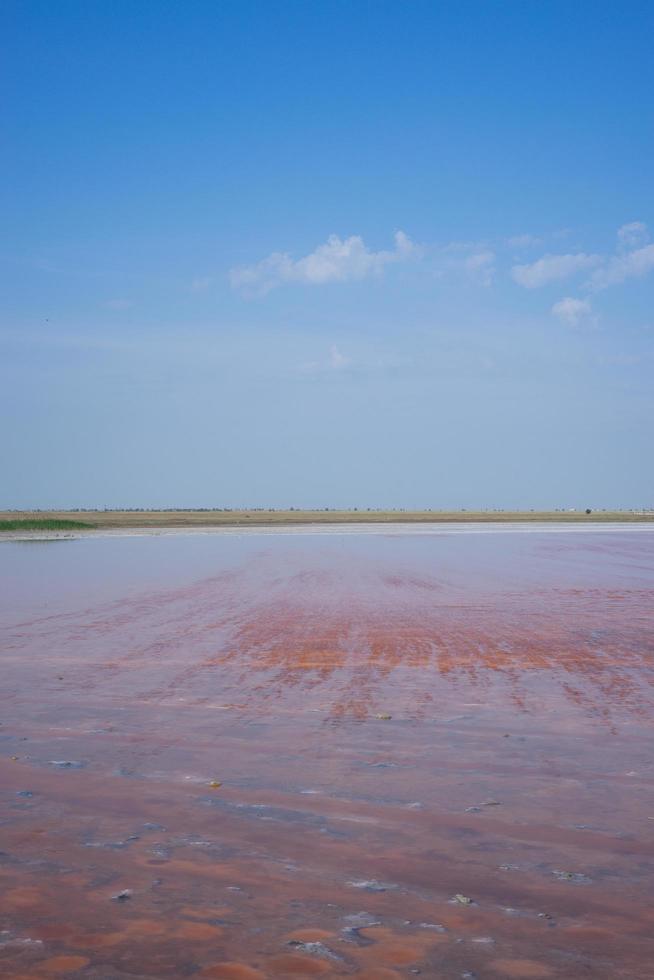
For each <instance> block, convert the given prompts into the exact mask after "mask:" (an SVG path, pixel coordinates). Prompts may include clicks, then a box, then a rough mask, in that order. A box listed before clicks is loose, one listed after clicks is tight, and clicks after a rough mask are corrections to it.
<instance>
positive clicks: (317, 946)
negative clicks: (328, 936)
mask: <svg viewBox="0 0 654 980" xmlns="http://www.w3.org/2000/svg"><path fill="white" fill-rule="evenodd" d="M286 945H287V946H292V947H293V949H297V950H299V951H300V952H302V953H308V955H309V956H322V957H324V958H325V959H328V960H340V958H341V957H340V956H337V955H336V953H332V951H331V949H328V948H327V946H325V945H323V943H318V942H315V943H303V942H301V941H300V940H299V939H291V940H289V942H288V943H287V944H286Z"/></svg>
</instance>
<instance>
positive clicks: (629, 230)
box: [618, 221, 649, 249]
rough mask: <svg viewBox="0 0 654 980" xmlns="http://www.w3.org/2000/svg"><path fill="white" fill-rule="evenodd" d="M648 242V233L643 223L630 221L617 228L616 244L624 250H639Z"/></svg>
mask: <svg viewBox="0 0 654 980" xmlns="http://www.w3.org/2000/svg"><path fill="white" fill-rule="evenodd" d="M648 241H649V232H648V230H647V225H646V224H645V223H644V222H643V221H630V222H629V223H628V224H626V225H622V227H620V228H618V242H619V243H620V245H621V246H623V247H624V248H627V249H632V248H641V247H642V246H643V245H646V244H647V242H648Z"/></svg>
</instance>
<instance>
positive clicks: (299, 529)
mask: <svg viewBox="0 0 654 980" xmlns="http://www.w3.org/2000/svg"><path fill="white" fill-rule="evenodd" d="M617 531H619V532H621V533H625V532H637V531H650V532H654V522H652V521H649V522H648V521H644V520H641V521H632V522H626V523H621V522H620V521H583V522H582V521H579V522H575V521H567V522H560V523H556V522H548V521H522V522H521V521H497V522H486V523H484V522H483V521H465V522H464V521H461V522H456V523H455V522H439V521H434V522H431V523H426V522H425V523H422V522H414V523H411V522H408V521H407V522H405V521H394V522H392V523H391V522H389V523H385V522H378V523H366V522H360V523H337V522H335V523H329V524H326V523H325V524H308V523H298V524H287V525H284V524H277V525H275V524H252V525H247V524H241V525H237V524H232V525H229V524H225V525H211V524H207V525H196V526H190V527H136V526H134V527H129V526H126V527H101V528H90V529H87V528H82V529H80V530H66V531H48V530H38V531H37V530H35V531H4V532H3V533H2V534H0V542H2V541H65V540H76V539H80V538H106V537H160V536H165V537H169V536H179V535H214V534H218V535H230V536H234V535H237V536H240V535H353V534H366V535H407V534H410V535H426V534H427V535H444V534H445V535H451V534H533V533H559V534H560V533H564V534H565V533H568V534H570V533H573V534H575V533H580V532H582V533H583V532H586V533H598V532H599V533H610V532H617Z"/></svg>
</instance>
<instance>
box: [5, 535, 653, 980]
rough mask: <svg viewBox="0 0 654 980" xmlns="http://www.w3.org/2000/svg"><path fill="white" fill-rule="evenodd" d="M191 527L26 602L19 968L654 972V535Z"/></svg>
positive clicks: (9, 653)
mask: <svg viewBox="0 0 654 980" xmlns="http://www.w3.org/2000/svg"><path fill="white" fill-rule="evenodd" d="M185 541H186V539H184V538H180V539H176V540H175V541H172V540H170V539H168V540H161V541H157V542H156V544H154V543H153V542H152V541H148V540H147V539H122V540H121V541H119V542H118V543H116V541H113V542H111V544H110V543H109V542H108V540H107V541H105V540H103V539H98V540H95V541H94V542H93V543H92V549H91V551H90V552H89V555H90V558H89V560H90V562H91V575H92V574H93V562H97V563H98V568H99V567H100V566H102V563H103V562H104V561H105V559H106V555H107V554H108V553H109V549H110V548H111V549H113V552H112V553H113V554H118V555H120V557H121V559H122V560H123V561H124V562H125V563H128V562H136V565H137V566H138V568H137V570H136V572H133V573H132V578H133V579H134V577H136V584H137V585H138V579H139V576H140V577H141V580H142V581H141V588H138V587H135V584H134V581H132V580H130V587H129V588H127V586H126V585H123V583H122V580H121V576H120V574H118V575H117V577H116V578H115V579H113V580H112V581H111V582H110V583H109V584H108V585H106V587H105V589H106V595H105V597H104V598H102V599H98V598H97V597H96V598H95V599H94V600H93V601H92V602H87V601H86V599H85V593H84V588H85V585H84V579H85V576H86V577H88V570H87V571H85V572H84V574H82V571H80V568H79V567H78V566H76V564H75V562H76V561H77V557H78V556H79V555H80V554H81V553H82V552H79V551H78V552H75V551H69V552H62V553H60V556H59V562H60V565H59V567H60V569H61V577H62V579H66V576H68V580H69V585H70V584H71V583H75V582H77V587H78V588H79V600H78V602H77V606H76V605H75V601H73V602H72V604H71V601H70V595H69V594H68V593H67V597H66V602H65V603H64V602H63V599H62V596H63V592H62V591H61V590H62V589H63V585H61V583H57V582H55V581H54V580H53V582H52V585H51V586H48V588H46V590H45V593H44V595H45V596H46V597H47V596H48V594H49V593H48V589H50V590H51V595H50V600H51V601H49V604H48V607H47V609H46V608H45V607H44V605H43V601H44V599H43V595H40V598H39V601H38V602H37V600H36V599H34V600H33V602H32V606H33V608H30V601H31V600H30V596H29V591H28V584H27V583H28V581H29V575H27V577H25V578H24V583H25V584H24V586H21V588H23V592H22V593H21V595H20V597H19V599H20V601H19V602H18V603H17V605H16V604H15V603H12V604H8V605H7V606H6V607H5V608H4V609H3V610H2V614H1V618H0V625H2V671H3V690H4V699H3V700H4V705H3V713H2V718H1V720H2V727H1V728H0V751H1V752H2V756H1V758H0V772H1V776H2V778H1V783H0V785H1V787H2V788H1V790H0V804H1V805H2V811H3V812H2V853H1V854H0V883H1V885H2V899H1V903H2V913H3V918H2V926H1V929H2V931H1V932H0V971H4V972H3V974H2V975H3V976H7V977H11V978H14V980H17V978H21V977H22V978H27V977H31V978H37V977H39V978H45V977H69V976H70V977H80V978H82V977H96V978H97V977H102V978H103V980H114V978H115V980H118V978H143V977H153V978H166V977H171V978H176V977H185V976H197V977H217V978H220V977H222V978H232V980H257V978H267V977H272V978H275V977H313V976H316V977H340V976H357V977H359V978H368V980H373V978H377V980H383V978H397V977H406V976H408V975H411V971H412V970H413V971H414V972H415V971H418V970H419V971H420V972H421V974H422V975H423V976H426V977H443V978H450V977H452V978H456V977H460V976H462V975H465V974H466V973H468V974H470V975H474V976H476V977H478V978H503V977H504V978H506V977H516V978H521V977H522V978H529V977H533V978H538V977H544V978H546V977H554V978H577V977H592V978H606V980H609V978H611V980H612V978H616V977H624V978H646V977H652V976H654V969H653V967H652V963H654V944H653V942H652V938H651V936H652V927H653V925H654V913H652V880H653V879H652V855H653V853H654V847H653V845H652V831H654V820H653V819H652V818H654V801H653V800H652V794H651V790H652V776H653V773H654V764H653V762H652V754H651V721H652V688H651V684H652V672H651V662H652V654H653V652H654V633H653V630H652V621H651V610H652V608H653V607H654V604H653V603H652V599H653V597H654V549H653V548H652V544H653V543H654V535H653V534H651V533H647V532H643V534H642V535H640V534H639V535H637V534H633V533H632V534H631V535H628V534H620V533H612V534H606V533H605V534H602V535H600V534H597V535H593V534H588V533H583V534H577V535H573V534H566V535H561V536H557V535H554V534H551V535H522V536H521V537H520V539H519V540H518V539H517V538H516V539H510V538H508V537H506V536H504V537H503V536H502V535H501V534H498V535H495V537H494V538H493V539H492V540H491V539H489V538H484V537H479V538H475V537H474V536H468V537H463V536H462V537H461V538H458V539H457V538H451V539H449V540H448V541H444V539H440V538H437V537H432V538H431V539H430V538H429V537H425V538H422V537H419V536H413V537H412V538H411V539H409V538H406V539H405V538H402V537H397V538H395V539H387V538H385V537H384V536H383V535H380V536H379V537H368V538H367V539H366V540H365V541H361V540H358V539H357V538H355V537H349V538H346V539H343V540H341V541H339V542H338V545H337V543H336V542H335V541H332V540H325V539H324V538H315V539H313V538H310V537H309V538H305V539H303V540H302V541H298V540H294V541H291V540H289V539H286V538H284V537H280V538H278V539H275V540H272V541H271V539H269V538H268V539H266V540H265V547H264V543H263V542H255V544H256V546H255V544H253V539H252V538H249V539H247V540H246V539H244V540H243V541H241V540H240V539H231V540H229V541H228V542H227V539H222V538H217V537H215V538H213V539H212V541H211V542H209V543H207V542H205V543H204V544H199V543H198V542H195V543H193V544H190V543H189V544H185ZM78 546H79V547H86V548H89V547H90V545H89V543H87V542H77V543H75V544H74V545H73V547H78ZM2 547H5V548H7V546H6V545H3V546H2ZM14 547H16V546H14ZM103 548H104V550H103ZM121 548H122V549H123V551H122V552H121V551H120V549H121ZM147 548H154V549H155V552H156V553H155V557H154V564H157V563H160V562H164V563H165V562H166V561H168V562H169V568H168V567H166V568H167V570H166V571H165V572H164V573H162V571H161V568H158V570H157V581H156V583H155V584H152V568H151V567H150V566H148V567H147V568H146V566H145V565H142V566H141V565H139V562H140V561H142V556H143V549H147ZM211 548H213V549H214V550H213V551H210V550H209V549H211ZM139 549H141V551H139ZM16 555H17V553H16V552H15V551H13V550H9V549H8V550H7V551H3V552H1V553H0V566H2V569H3V571H4V572H5V574H11V562H12V561H17V562H18V568H19V571H20V574H21V575H22V574H24V573H25V568H26V565H27V567H28V571H29V563H30V562H33V563H34V566H33V567H34V569H35V574H36V572H37V571H38V568H39V562H49V561H51V557H50V556H48V557H47V558H41V556H40V554H39V553H36V554H34V555H29V556H28V557H24V556H23V555H22V553H21V556H20V557H19V558H17V557H16ZM151 559H152V553H150V558H149V559H148V561H150V560H151ZM125 567H127V564H125ZM200 570H201V571H200ZM98 574H99V573H98ZM76 576H77V579H76ZM58 590H59V591H58ZM69 591H70V590H69ZM14 598H16V596H15V595H14ZM17 608H20V616H18V615H17V614H16V609H17ZM26 610H27V614H26ZM389 715H390V716H391V717H390V718H389V717H387V716H389ZM212 782H215V783H220V785H219V786H212V785H211V783H212ZM457 895H459V896H462V898H463V897H466V898H471V899H472V902H471V903H469V904H468V903H466V902H465V901H463V900H461V899H460V900H457V899H456V898H455V896H457Z"/></svg>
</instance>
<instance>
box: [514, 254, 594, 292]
mask: <svg viewBox="0 0 654 980" xmlns="http://www.w3.org/2000/svg"><path fill="white" fill-rule="evenodd" d="M601 261H602V258H601V256H599V255H588V254H587V253H586V252H576V253H571V254H567V255H544V256H543V257H542V258H541V259H538V260H537V261H536V262H531V263H528V264H525V265H514V266H513V267H512V269H511V275H512V277H513V279H514V280H515V281H516V282H517V283H519V285H521V286H524V287H525V288H526V289H537V288H538V287H539V286H546V285H547V284H548V283H550V282H557V281H559V280H561V279H569V278H570V277H571V276H574V275H575V273H577V272H579V271H581V270H584V269H590V268H593V266H597V265H599V264H600V263H601Z"/></svg>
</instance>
